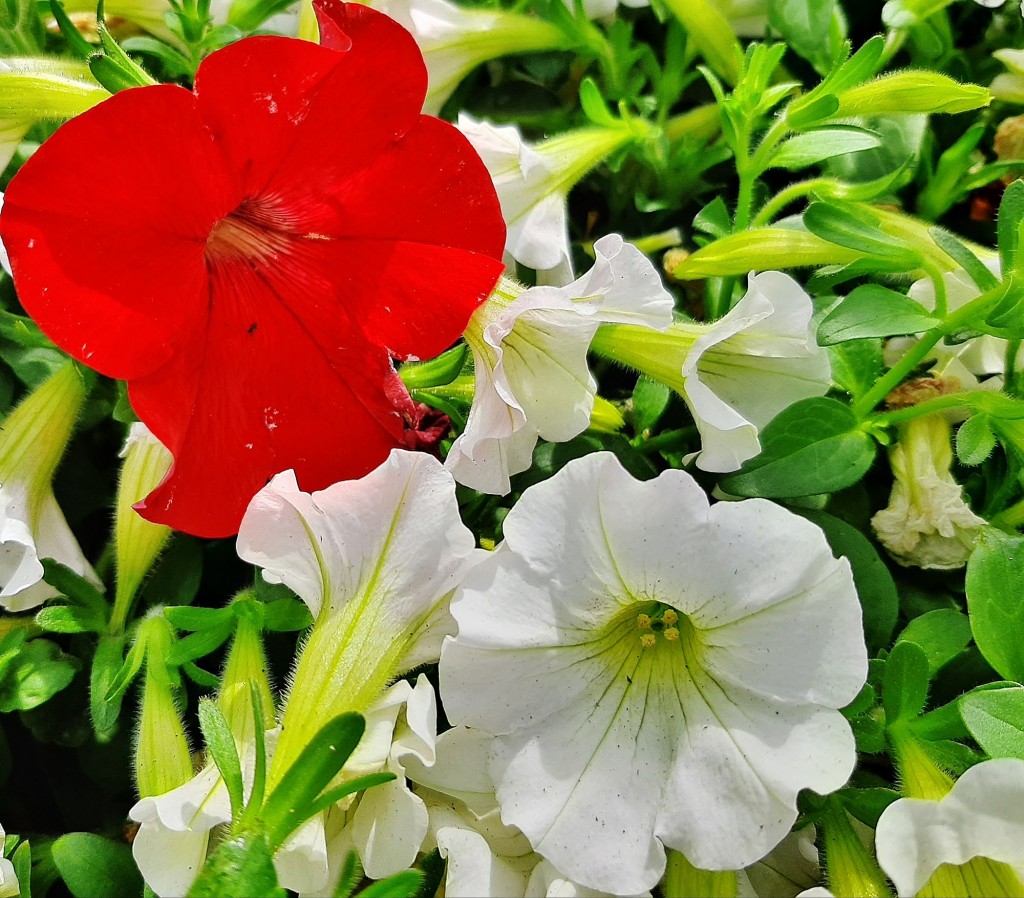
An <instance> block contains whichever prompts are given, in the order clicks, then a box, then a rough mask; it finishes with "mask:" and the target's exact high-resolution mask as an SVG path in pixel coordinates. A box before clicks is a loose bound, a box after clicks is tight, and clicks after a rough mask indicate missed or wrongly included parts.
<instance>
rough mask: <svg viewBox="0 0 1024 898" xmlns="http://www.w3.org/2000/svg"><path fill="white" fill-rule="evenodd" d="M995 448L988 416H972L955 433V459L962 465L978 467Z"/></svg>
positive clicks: (993, 434) (993, 433)
mask: <svg viewBox="0 0 1024 898" xmlns="http://www.w3.org/2000/svg"><path fill="white" fill-rule="evenodd" d="M995 447H996V435H995V432H994V431H993V430H992V424H991V423H990V421H989V417H988V415H981V414H978V415H972V416H971V417H970V418H968V419H967V420H966V421H964V423H963V424H961V425H960V428H959V429H958V430H957V432H956V457H957V458H958V459H959V460H960V464H962V465H969V466H974V465H980V464H981V463H982V462H983V461H984V460H985V459H986V458H988V457H989V456H990V455H991V454H992V450H993V449H995Z"/></svg>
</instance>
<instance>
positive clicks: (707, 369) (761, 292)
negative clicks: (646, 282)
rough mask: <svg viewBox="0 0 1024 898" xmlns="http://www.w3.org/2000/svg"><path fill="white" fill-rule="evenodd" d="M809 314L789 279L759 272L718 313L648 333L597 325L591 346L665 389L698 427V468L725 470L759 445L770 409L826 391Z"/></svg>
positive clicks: (824, 359) (827, 371)
mask: <svg viewBox="0 0 1024 898" xmlns="http://www.w3.org/2000/svg"><path fill="white" fill-rule="evenodd" d="M813 313H814V308H813V305H812V303H811V299H810V297H809V296H808V295H807V293H806V292H805V291H804V290H803V288H801V287H800V285H799V284H798V283H797V282H796V281H794V280H793V279H792V278H791V277H789V275H786V274H782V273H781V272H778V271H766V272H763V273H761V274H756V275H755V274H752V275H751V276H750V279H749V282H748V288H747V293H746V295H745V296H744V297H743V299H741V300H740V301H739V302H738V303H737V304H736V305H735V306H734V307H733V309H732V310H731V311H729V313H728V314H727V315H725V316H724V317H723V318H721V319H719V320H718V321H715V322H712V323H711V324H698V323H693V322H683V321H677V322H676V323H675V324H673V325H672V327H670V328H669V329H668V330H667V331H666V332H665V333H664V334H663V335H657V336H656V337H652V336H651V335H650V334H649V333H645V332H643V331H640V330H638V329H637V328H630V327H608V328H601V330H600V331H599V332H598V334H597V337H596V338H595V340H594V343H593V346H592V348H593V349H594V351H595V352H598V353H599V354H601V355H605V356H607V357H608V358H611V359H614V360H616V361H618V362H621V363H623V364H625V365H629V366H630V367H632V368H635V369H637V370H639V371H641V372H643V373H645V374H647V375H649V376H651V377H653V378H654V379H656V380H660V381H661V382H662V383H665V384H668V385H669V386H671V387H673V388H674V389H675V390H676V391H677V392H678V393H679V394H680V395H681V396H682V397H683V399H684V400H685V401H686V404H687V406H688V407H689V409H690V412H691V414H692V415H693V418H694V421H695V423H696V425H697V429H698V430H699V431H700V437H701V451H700V453H699V454H698V455H697V467H698V468H700V469H701V470H704V471H716V472H719V473H728V472H730V471H735V470H737V469H738V468H739V467H740V465H742V464H743V462H745V461H746V460H747V459H748V458H753V457H754V456H755V455H757V454H758V453H759V452H760V451H761V443H760V439H759V433H760V430H761V429H762V428H763V427H764V426H765V425H766V424H767V423H768V422H769V421H771V419H772V418H774V417H775V416H776V415H777V414H778V413H779V412H781V411H782V410H783V409H785V408H788V407H789V406H790V405H792V404H793V403H794V402H797V401H798V400H800V399H809V398H811V397H813V396H823V395H825V393H827V392H828V389H829V385H830V382H831V367H830V365H829V360H828V355H827V354H826V352H825V351H824V350H823V349H821V348H820V347H819V346H818V344H817V342H816V340H815V338H814V331H813V328H812V326H811V316H812V314H813Z"/></svg>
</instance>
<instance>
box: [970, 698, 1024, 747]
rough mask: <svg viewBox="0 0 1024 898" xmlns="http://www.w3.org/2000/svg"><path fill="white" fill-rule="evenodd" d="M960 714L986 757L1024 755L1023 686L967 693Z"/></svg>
mask: <svg viewBox="0 0 1024 898" xmlns="http://www.w3.org/2000/svg"><path fill="white" fill-rule="evenodd" d="M959 707H960V715H961V716H962V717H963V720H964V725H965V726H966V727H967V729H968V730H970V732H971V735H972V736H973V737H974V741H975V742H977V743H978V745H980V746H981V747H982V748H983V749H984V750H985V753H986V754H987V755H988V756H989V757H990V758H1024V686H1019V685H1017V684H1014V685H1012V686H1009V685H1008V686H1005V687H1002V688H995V689H983V690H977V691H972V692H968V693H967V694H966V695H964V696H961V698H960V701H959Z"/></svg>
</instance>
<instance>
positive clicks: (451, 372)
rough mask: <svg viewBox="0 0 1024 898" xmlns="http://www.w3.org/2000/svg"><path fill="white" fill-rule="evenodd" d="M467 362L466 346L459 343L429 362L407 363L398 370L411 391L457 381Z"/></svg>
mask: <svg viewBox="0 0 1024 898" xmlns="http://www.w3.org/2000/svg"><path fill="white" fill-rule="evenodd" d="M465 362H466V344H465V343H459V344H458V345H457V346H453V347H452V348H451V349H449V350H448V351H447V352H442V353H441V354H440V355H439V356H438V357H437V358H434V359H430V360H429V361H426V362H406V363H405V364H404V365H402V367H401V368H399V369H398V376H399V377H401V378H402V382H403V383H404V384H405V385H406V387H408V388H409V389H410V390H422V389H425V388H428V387H440V386H444V385H445V384H450V383H451V382H452V381H453V380H455V378H456V377H458V376H459V373H460V372H461V371H462V368H463V366H464V365H465Z"/></svg>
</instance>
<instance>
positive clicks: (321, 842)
mask: <svg viewBox="0 0 1024 898" xmlns="http://www.w3.org/2000/svg"><path fill="white" fill-rule="evenodd" d="M274 869H275V870H276V871H277V879H278V882H279V883H280V884H281V885H282V886H283V887H284V888H286V889H291V890H292V891H293V892H303V893H307V894H308V893H310V892H312V893H314V894H321V891H322V889H323V888H324V886H325V885H327V876H328V872H329V871H328V865H327V839H326V836H325V835H324V815H323V814H317V815H316V816H315V817H313V818H312V819H311V820H307V821H306V822H305V823H303V824H302V826H300V827H299V829H298V830H297V831H296V832H294V833H292V834H291V836H289V837H288V841H287V842H285V843H284V845H282V846H281V848H280V850H279V851H278V852H277V853H276V854H275V855H274Z"/></svg>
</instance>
